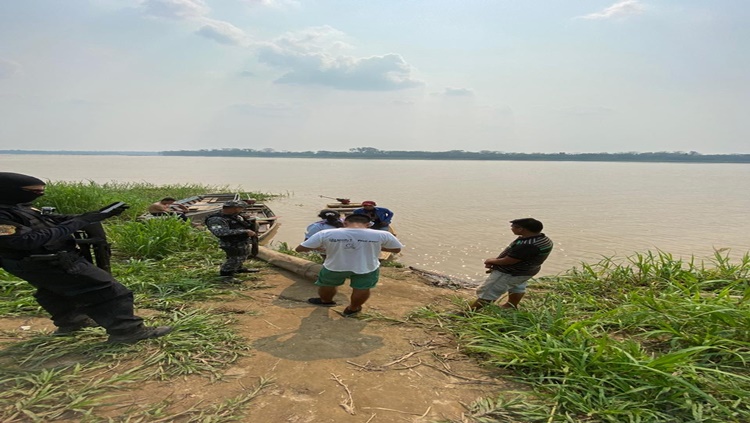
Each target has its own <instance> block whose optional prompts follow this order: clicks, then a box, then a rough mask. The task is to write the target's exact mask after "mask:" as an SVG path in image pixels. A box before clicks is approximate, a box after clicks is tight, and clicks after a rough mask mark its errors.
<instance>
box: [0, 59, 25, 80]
mask: <svg viewBox="0 0 750 423" xmlns="http://www.w3.org/2000/svg"><path fill="white" fill-rule="evenodd" d="M22 70H23V67H22V66H21V64H20V63H17V62H14V61H12V60H5V59H0V79H3V78H12V77H14V76H18V75H20V74H21V72H22Z"/></svg>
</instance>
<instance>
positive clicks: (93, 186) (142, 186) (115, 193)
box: [35, 181, 276, 220]
mask: <svg viewBox="0 0 750 423" xmlns="http://www.w3.org/2000/svg"><path fill="white" fill-rule="evenodd" d="M215 192H239V190H238V189H231V188H229V187H226V186H224V187H216V186H209V185H199V184H186V185H153V184H148V183H121V182H107V183H104V184H99V183H96V182H93V181H89V182H59V181H48V182H47V188H46V190H45V194H44V196H43V197H42V198H40V199H39V200H37V201H36V203H35V204H36V205H37V206H38V207H43V206H50V207H55V208H56V209H57V210H58V212H60V213H65V214H78V213H85V212H90V211H94V210H99V209H101V208H102V207H104V206H106V205H108V204H111V203H114V202H116V201H124V202H125V203H127V204H128V205H129V206H130V209H129V210H127V211H126V212H125V213H123V214H122V216H121V218H122V219H124V220H134V219H135V218H136V217H138V216H139V215H141V214H142V213H144V212H145V211H146V209H147V208H148V206H149V205H151V204H152V203H154V202H156V201H159V200H161V199H162V198H164V197H173V198H177V199H181V198H188V197H192V196H195V195H200V194H206V193H215ZM239 194H240V195H241V196H242V198H248V197H249V198H254V199H256V200H258V201H265V200H268V199H271V198H273V197H276V196H275V195H273V194H267V193H260V192H239Z"/></svg>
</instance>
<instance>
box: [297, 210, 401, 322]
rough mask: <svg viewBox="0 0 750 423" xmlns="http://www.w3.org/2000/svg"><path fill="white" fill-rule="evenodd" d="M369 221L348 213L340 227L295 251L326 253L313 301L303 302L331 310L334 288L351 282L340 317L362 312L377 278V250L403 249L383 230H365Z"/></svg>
mask: <svg viewBox="0 0 750 423" xmlns="http://www.w3.org/2000/svg"><path fill="white" fill-rule="evenodd" d="M369 224H370V218H369V217H367V216H365V215H362V214H352V215H349V216H347V217H346V219H344V227H343V228H340V229H326V230H324V231H320V232H318V233H316V234H314V235H313V236H311V237H310V238H309V239H307V240H305V241H304V242H302V244H300V245H298V246H297V248H295V251H297V252H300V253H302V252H306V251H312V250H321V251H324V252H325V254H326V260H325V262H324V263H323V268H322V269H321V270H320V273H319V274H318V280H317V281H315V285H317V286H318V295H319V297H317V298H310V299H309V300H307V301H308V302H309V303H311V304H315V305H319V306H324V307H331V306H335V305H336V301H333V297H334V296H335V295H336V291H337V287H339V286H341V285H343V284H344V282H346V279H347V278H349V279H351V283H350V285H351V287H352V296H351V299H350V301H349V305H348V306H347V307H346V308H345V309H344V312H343V315H344V316H352V315H355V314H357V313H359V312H360V311H362V304H364V303H365V301H367V299H368V298H370V289H372V288H374V287H375V285H377V283H378V279H379V277H380V261H379V260H378V255H379V254H380V252H381V251H386V252H389V253H394V254H395V253H398V252H400V251H401V248H403V245H402V244H401V242H399V240H398V239H396V237H395V236H393V234H391V233H390V232H386V231H374V230H371V229H368V226H369Z"/></svg>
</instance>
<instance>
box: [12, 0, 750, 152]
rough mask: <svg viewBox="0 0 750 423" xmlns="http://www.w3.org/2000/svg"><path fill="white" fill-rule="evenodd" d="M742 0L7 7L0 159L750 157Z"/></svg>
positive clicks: (108, 2) (32, 0) (747, 45)
mask: <svg viewBox="0 0 750 423" xmlns="http://www.w3.org/2000/svg"><path fill="white" fill-rule="evenodd" d="M748 22H750V1H748V0H704V1H698V0H619V1H618V0H544V1H541V0H538V1H533V0H513V1H511V0H451V1H444V0H316V1H307V0H142V1H139V0H88V1H83V0H46V1H44V0H0V149H16V148H17V149H36V150H58V149H62V150H126V151H128V150H129V151H158V150H174V149H189V150H193V149H200V148H254V149H263V148H273V149H275V150H291V151H299V150H348V149H350V148H354V147H375V148H379V149H383V150H431V151H443V150H467V151H480V150H493V151H507V152H558V151H567V152H621V151H691V150H695V151H699V152H701V153H750V118H748V116H747V114H748V112H749V111H750V41H749V40H750V25H748Z"/></svg>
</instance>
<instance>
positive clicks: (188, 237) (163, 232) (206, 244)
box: [107, 217, 216, 260]
mask: <svg viewBox="0 0 750 423" xmlns="http://www.w3.org/2000/svg"><path fill="white" fill-rule="evenodd" d="M107 232H108V235H109V237H110V239H111V241H112V243H113V244H115V245H116V246H117V252H118V255H124V256H127V257H131V258H134V259H155V260H158V259H162V258H164V257H168V256H170V255H172V254H174V253H178V252H182V251H208V250H210V249H216V241H215V238H213V237H212V236H211V234H209V233H207V232H206V231H198V230H196V229H195V228H193V227H192V226H191V224H190V223H189V222H185V221H183V220H181V219H178V218H176V217H175V218H164V219H148V220H145V221H143V222H140V221H135V222H133V221H130V222H121V223H113V224H110V225H107Z"/></svg>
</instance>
